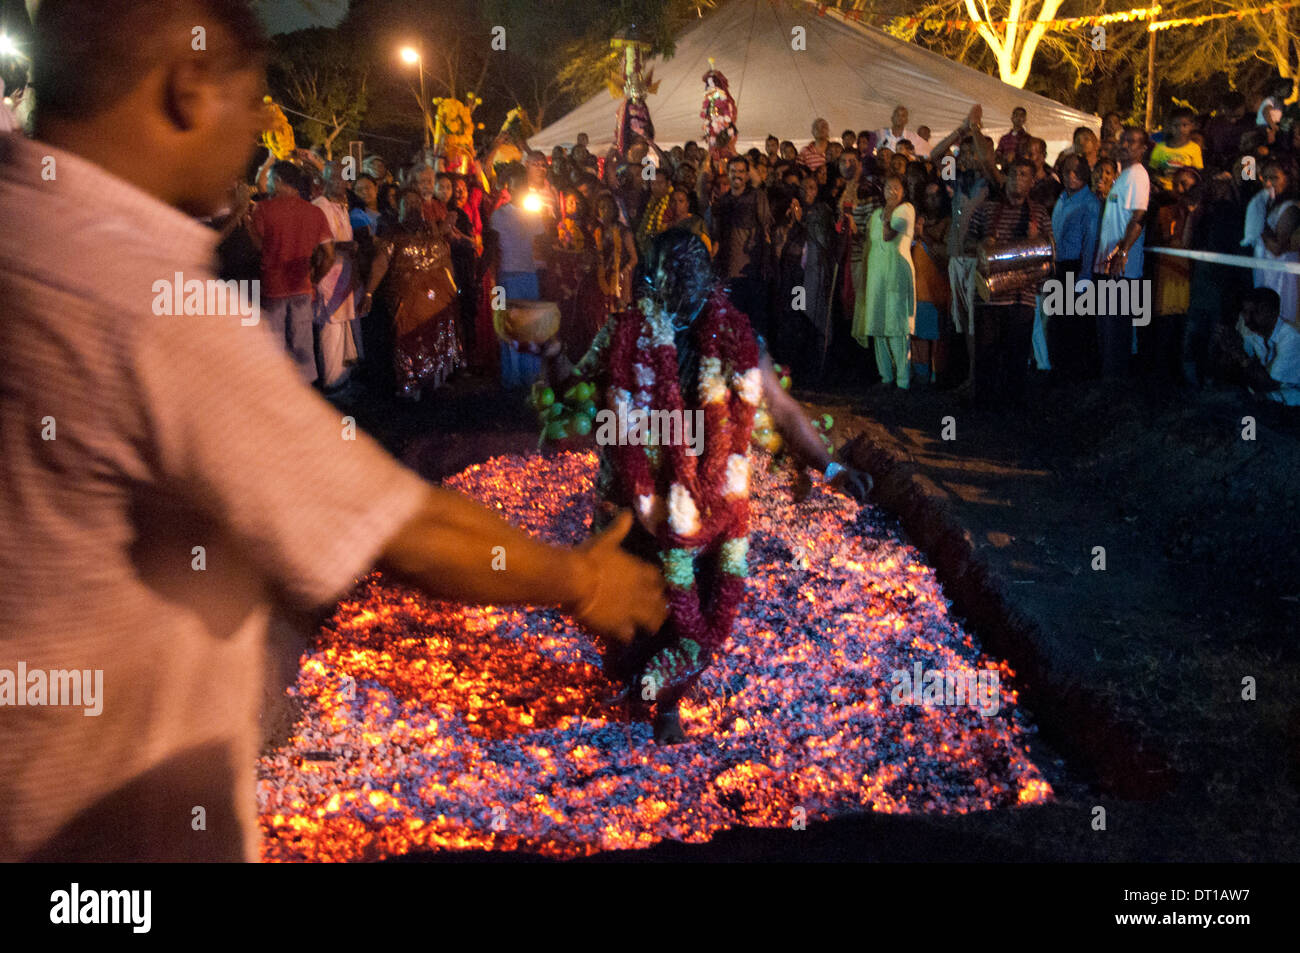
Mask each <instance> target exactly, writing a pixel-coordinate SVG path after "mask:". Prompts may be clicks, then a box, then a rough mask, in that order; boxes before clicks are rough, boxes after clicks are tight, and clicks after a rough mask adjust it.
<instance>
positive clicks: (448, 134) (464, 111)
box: [433, 93, 483, 175]
mask: <svg viewBox="0 0 1300 953" xmlns="http://www.w3.org/2000/svg"><path fill="white" fill-rule="evenodd" d="M482 102H483V100H481V99H479V97H478V96H476V95H475V94H474V93H469V94H467V95H466V96H465V101H464V102H462V101H461V100H459V99H452V98H451V97H445V98H439V99H435V100H434V101H433V105H434V107H435V113H434V117H435V118H434V128H433V152H434V155H436V156H439V157H440V158H441V167H442V168H443V169H446V170H447V171H449V172H456V173H459V174H461V175H464V174H466V173H468V172H469V171H470V166H471V165H472V164H473V162H474V130H475V129H476V128H478V129H482V128H483V124H482V123H479V124H478V125H477V126H475V124H474V110H475V109H477V108H478V106H479V105H480V104H481V103H482Z"/></svg>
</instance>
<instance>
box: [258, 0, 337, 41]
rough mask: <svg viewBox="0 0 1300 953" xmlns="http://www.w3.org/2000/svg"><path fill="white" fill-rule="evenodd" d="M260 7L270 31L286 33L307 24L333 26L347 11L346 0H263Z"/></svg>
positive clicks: (307, 25)
mask: <svg viewBox="0 0 1300 953" xmlns="http://www.w3.org/2000/svg"><path fill="white" fill-rule="evenodd" d="M261 7H262V18H263V19H264V20H265V21H266V25H267V28H268V29H269V30H270V31H271V32H272V33H288V32H289V31H290V30H301V29H303V28H304V27H309V26H334V25H335V24H336V23H338V22H339V20H341V19H342V18H343V14H344V13H346V12H347V9H348V0H263V3H262V4H261ZM309 7H310V9H309ZM313 10H314V11H315V12H314V13H313V12H312V11H313Z"/></svg>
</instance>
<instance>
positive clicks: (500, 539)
mask: <svg viewBox="0 0 1300 953" xmlns="http://www.w3.org/2000/svg"><path fill="white" fill-rule="evenodd" d="M631 526H632V514H631V513H630V512H627V511H624V512H623V513H621V514H620V515H619V518H618V519H617V520H615V521H614V523H613V524H612V525H611V526H610V527H609V528H608V529H606V530H605V531H604V532H603V533H601V534H600V535H598V536H593V537H592V538H591V539H589V540H587V541H586V542H584V543H582V544H581V545H579V546H577V547H575V548H572V549H570V548H566V547H562V546H551V545H549V544H547V543H543V542H541V541H540V540H538V539H535V538H533V537H532V536H529V535H528V534H527V533H525V532H523V531H522V530H519V529H516V528H515V527H513V526H511V525H510V524H509V523H507V522H506V521H505V520H503V519H501V518H500V517H499V516H497V515H496V514H495V513H493V512H492V511H491V510H488V509H487V508H485V507H483V506H481V505H479V504H478V503H475V502H474V501H473V500H471V499H469V498H468V497H465V496H462V495H461V494H459V493H456V492H454V491H452V490H445V489H441V488H438V487H430V488H429V495H428V498H427V500H426V501H425V504H424V506H423V507H421V509H420V510H419V512H417V513H416V515H415V516H414V517H412V518H411V519H410V520H409V521H407V523H406V524H405V525H404V526H402V528H401V529H399V530H398V531H397V534H396V535H395V536H394V537H393V538H392V539H391V540H389V541H388V543H387V544H386V545H385V547H384V549H383V552H382V553H381V554H380V556H379V559H378V561H377V562H378V566H379V568H380V569H383V570H384V571H386V572H389V573H391V574H392V575H394V576H396V577H397V578H400V579H403V580H405V581H407V582H409V583H411V584H412V585H415V586H417V587H419V588H420V589H423V590H424V591H425V592H427V593H429V594H430V595H432V596H435V597H438V598H444V599H454V600H457V601H461V602H471V603H484V604H489V605H492V604H509V603H531V604H533V605H543V606H545V605H550V606H554V605H558V606H559V607H560V608H561V609H563V610H564V611H566V612H568V613H570V614H571V615H573V616H574V618H576V619H577V620H578V621H579V622H581V623H582V624H583V625H585V626H587V627H588V628H590V629H591V630H593V631H594V632H596V633H597V634H599V635H601V636H604V637H607V638H613V639H616V640H618V641H620V642H628V641H630V640H631V639H632V637H633V636H634V635H635V634H636V630H637V629H638V628H643V629H646V630H647V631H650V632H654V631H657V630H658V629H659V627H660V626H661V625H662V624H663V622H664V619H665V618H666V617H667V614H668V610H667V605H666V602H665V600H664V582H663V574H662V573H661V572H660V571H659V569H658V568H657V567H655V566H652V565H651V564H650V563H647V562H644V561H642V560H640V559H637V558H635V557H633V556H631V555H629V554H627V553H626V552H624V551H623V550H622V549H621V548H620V547H619V543H620V542H622V540H623V537H624V536H626V535H627V532H628V530H629V529H630V528H631ZM498 546H500V547H503V549H501V550H498V549H496V547H498ZM498 557H501V558H498ZM494 564H495V565H497V566H501V565H504V566H505V568H504V569H497V568H493V567H494Z"/></svg>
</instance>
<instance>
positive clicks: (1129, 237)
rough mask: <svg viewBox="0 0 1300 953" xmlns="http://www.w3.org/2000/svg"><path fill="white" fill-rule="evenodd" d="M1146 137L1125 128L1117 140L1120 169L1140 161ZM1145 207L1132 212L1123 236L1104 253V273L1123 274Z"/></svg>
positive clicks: (1140, 232)
mask: <svg viewBox="0 0 1300 953" xmlns="http://www.w3.org/2000/svg"><path fill="white" fill-rule="evenodd" d="M1146 148H1147V137H1146V135H1145V134H1144V133H1142V132H1140V131H1138V130H1136V129H1128V130H1125V132H1124V134H1123V135H1122V136H1121V137H1120V140H1119V162H1120V169H1121V170H1123V169H1127V168H1128V167H1129V166H1131V165H1133V164H1135V163H1137V162H1141V161H1142V154H1143V153H1144V152H1146ZM1146 218H1147V211H1146V209H1137V210H1135V211H1134V212H1133V217H1132V218H1130V219H1129V220H1128V227H1127V228H1125V229H1124V236H1123V237H1122V238H1121V239H1120V240H1119V242H1118V243H1117V244H1116V245H1115V247H1114V248H1112V249H1111V250H1110V251H1109V252H1108V253H1107V255H1106V257H1105V259H1104V261H1105V266H1106V274H1108V275H1123V274H1124V267H1125V265H1127V264H1128V253H1129V249H1130V248H1132V247H1133V243H1134V242H1136V241H1137V240H1138V238H1139V237H1140V236H1141V234H1142V225H1143V223H1144V222H1145V221H1146Z"/></svg>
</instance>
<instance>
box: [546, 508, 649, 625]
mask: <svg viewBox="0 0 1300 953" xmlns="http://www.w3.org/2000/svg"><path fill="white" fill-rule="evenodd" d="M631 528H632V513H631V511H629V510H623V511H622V512H621V513H619V514H618V517H617V518H616V519H615V520H614V522H613V523H611V524H610V526H609V527H608V528H607V529H606V530H605V531H604V532H603V533H601V534H600V535H599V536H593V537H592V538H591V539H589V540H587V541H586V542H585V543H583V544H582V545H581V546H579V547H578V548H577V549H576V551H575V552H576V555H577V557H578V560H577V562H578V565H579V566H581V567H582V570H581V571H582V575H583V578H582V579H581V580H580V582H581V583H582V584H583V585H584V586H585V588H586V593H585V595H583V596H582V597H581V598H580V599H579V600H578V601H577V603H576V604H574V605H572V606H565V607H564V608H565V610H566V611H568V612H571V613H572V614H573V616H574V618H576V619H577V620H578V621H579V622H581V623H582V624H583V625H585V626H586V627H587V628H589V629H591V630H592V631H593V632H596V633H597V634H598V635H602V636H605V637H606V638H612V639H614V640H615V641H617V642H620V643H622V644H624V645H626V644H627V643H629V642H631V641H632V638H633V636H635V635H636V633H637V629H644V630H645V631H647V632H657V631H658V630H659V627H660V626H662V625H663V624H664V620H665V619H667V618H668V604H667V602H666V600H665V597H664V577H663V573H661V572H660V571H659V569H658V568H656V567H655V566H652V565H651V564H650V563H648V562H645V561H643V560H641V559H637V558H636V557H635V556H633V555H631V554H629V553H627V552H625V551H624V550H623V549H622V548H621V547H620V546H619V544H620V543H621V542H622V541H623V537H625V536H627V534H628V530H630V529H631Z"/></svg>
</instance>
